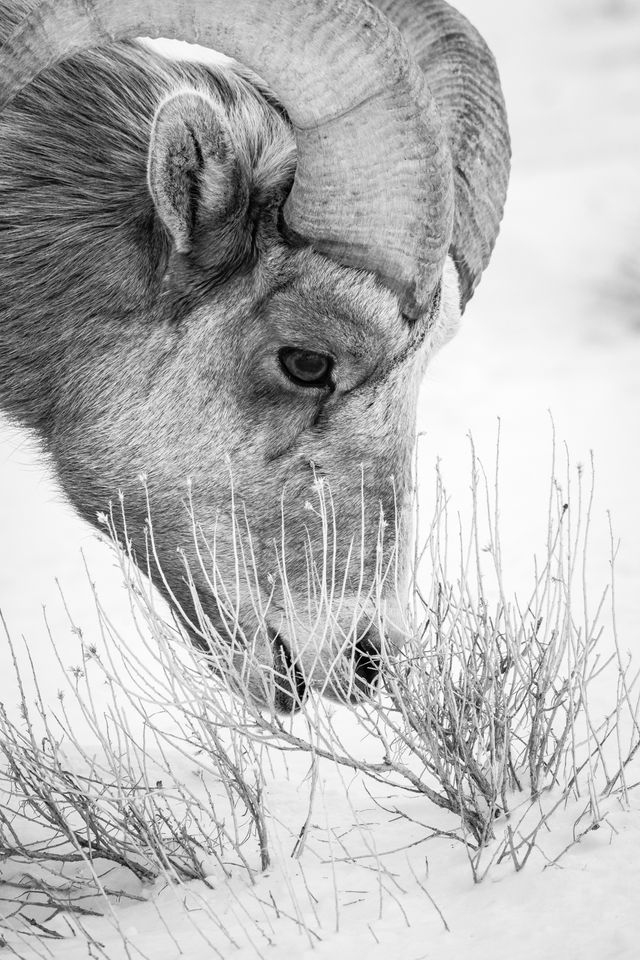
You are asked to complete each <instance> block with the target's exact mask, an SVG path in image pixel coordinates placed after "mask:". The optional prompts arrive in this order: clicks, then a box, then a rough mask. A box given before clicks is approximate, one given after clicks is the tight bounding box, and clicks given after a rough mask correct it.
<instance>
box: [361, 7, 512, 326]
mask: <svg viewBox="0 0 640 960" xmlns="http://www.w3.org/2000/svg"><path fill="white" fill-rule="evenodd" d="M374 2H375V3H376V5H377V6H378V7H379V8H380V9H381V10H382V11H383V13H384V14H385V16H387V17H389V19H390V20H391V21H392V22H393V23H395V24H396V26H397V27H398V29H399V30H400V31H401V33H402V35H403V36H404V38H405V40H406V42H407V45H408V47H409V49H410V51H411V53H412V54H413V56H414V58H415V60H416V62H417V63H418V64H419V65H420V67H421V69H422V70H423V72H424V75H425V79H426V83H427V86H428V88H429V90H430V91H431V93H432V95H433V97H434V99H435V101H436V102H437V104H438V108H439V111H440V116H441V118H442V123H443V126H444V131H445V135H446V138H447V140H448V142H449V146H450V149H451V157H452V163H453V179H454V189H455V216H454V225H453V236H452V240H451V249H450V253H451V256H452V258H453V260H454V262H455V263H456V266H457V268H458V274H459V278H460V288H461V298H462V308H463V309H464V307H465V306H466V304H467V302H468V301H469V299H470V298H471V296H472V295H473V292H474V290H475V288H476V286H477V284H478V281H479V279H480V276H481V274H482V272H483V270H484V269H485V267H486V266H487V264H488V262H489V259H490V257H491V253H492V251H493V248H494V245H495V242H496V239H497V236H498V232H499V228H500V222H501V220H502V214H503V210H504V204H505V199H506V193H507V185H508V181H509V172H510V161H511V144H510V139H509V128H508V123H507V115H506V107H505V103H504V97H503V94H502V88H501V85H500V78H499V75H498V70H497V67H496V63H495V59H494V57H493V54H492V53H491V51H490V50H489V48H488V46H487V44H486V43H485V41H484V40H483V38H482V37H481V36H480V34H479V33H478V31H477V30H476V29H475V28H474V27H473V26H472V25H471V24H470V23H469V21H468V20H467V19H466V18H465V17H464V16H463V15H462V14H461V13H459V12H458V11H457V10H455V9H454V8H453V7H451V6H450V5H449V4H448V3H446V2H445V0H374Z"/></svg>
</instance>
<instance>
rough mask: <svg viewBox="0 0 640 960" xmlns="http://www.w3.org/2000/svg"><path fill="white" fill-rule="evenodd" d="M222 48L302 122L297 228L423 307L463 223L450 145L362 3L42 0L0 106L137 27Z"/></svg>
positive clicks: (1, 58) (2, 65)
mask: <svg viewBox="0 0 640 960" xmlns="http://www.w3.org/2000/svg"><path fill="white" fill-rule="evenodd" d="M140 35H145V36H152V37H168V38H173V39H181V40H187V41H191V42H196V43H200V44H203V45H205V46H209V47H213V48H214V49H217V50H219V51H220V52H222V53H225V54H228V55H229V56H231V57H234V58H235V59H236V60H239V61H240V62H241V63H244V64H246V65H247V66H248V67H250V68H251V69H252V70H254V71H255V72H256V73H257V74H258V75H259V76H261V77H262V78H263V79H264V80H265V82H266V83H267V84H268V85H269V86H270V87H271V88H272V89H273V91H274V93H275V94H276V96H277V97H278V98H279V99H280V101H281V102H282V104H283V106H284V107H285V109H286V110H287V113H288V115H289V117H290V119H291V122H292V124H293V128H294V133H295V138H296V143H297V150H298V165H297V171H296V176H295V180H294V185H293V189H292V191H291V194H290V196H289V198H288V200H287V203H286V205H285V209H284V218H285V221H286V223H287V226H288V228H289V229H290V231H291V233H292V234H294V235H297V236H300V237H303V238H304V239H305V240H307V241H308V242H309V243H310V244H311V245H312V246H313V247H315V248H316V249H318V250H319V251H320V252H323V253H325V254H327V255H328V256H331V257H333V258H334V259H336V260H338V261H339V262H341V263H343V264H345V265H348V266H352V267H357V268H362V269H366V270H370V271H373V272H375V273H377V274H378V276H379V277H380V278H381V279H382V281H383V282H384V283H386V284H387V285H388V286H389V287H390V288H392V289H393V290H395V291H396V292H397V293H398V295H399V297H400V301H401V308H402V309H403V311H404V312H405V313H406V314H407V315H408V316H409V317H411V318H417V317H418V316H419V315H421V314H422V313H423V312H424V310H425V309H426V308H428V305H429V302H430V299H431V297H432V295H433V292H434V290H435V287H436V285H437V282H438V279H439V276H440V273H441V270H442V265H443V262H444V258H445V256H446V254H447V251H448V249H449V247H450V242H451V233H452V229H453V173H452V165H451V157H450V151H449V146H448V143H447V140H446V137H445V136H444V132H443V128H442V122H441V118H440V116H439V112H438V108H437V106H436V104H435V102H434V100H433V97H432V95H431V93H430V91H429V89H428V87H427V85H426V84H425V78H424V74H423V72H422V71H421V70H420V69H419V67H418V66H417V64H416V63H415V62H414V61H413V58H412V55H411V54H410V52H409V50H408V48H407V45H406V43H405V41H404V40H403V38H402V35H401V33H400V31H399V30H398V28H397V27H396V26H395V25H394V24H393V23H392V22H391V21H390V20H389V19H388V18H387V16H385V14H384V12H383V11H381V10H380V9H379V7H377V6H373V5H371V4H370V3H368V2H366V0H296V2H292V0H269V2H265V0H234V2H233V3H230V2H229V0H40V3H38V5H37V6H36V7H35V9H34V10H33V11H32V12H31V13H30V14H29V15H28V16H26V18H25V19H24V21H23V22H22V23H21V24H20V25H19V26H18V27H17V29H16V30H15V31H14V32H13V33H12V35H11V36H10V37H9V38H8V39H7V40H6V42H5V44H4V46H3V47H2V48H0V78H1V79H0V106H2V105H3V104H6V103H7V102H8V101H9V100H10V99H11V98H12V97H13V96H14V95H15V94H16V93H17V91H18V90H19V89H20V88H21V87H22V86H24V85H25V84H26V83H28V82H29V81H30V80H31V79H32V78H33V77H34V76H35V75H36V74H38V73H40V72H41V71H42V70H43V69H46V67H48V66H51V65H53V64H54V63H56V62H57V61H59V60H60V59H63V58H66V57H68V56H70V55H72V54H73V53H74V52H78V51H80V50H82V49H85V48H87V47H92V46H99V45H103V44H105V43H109V42H112V41H115V40H122V39H125V38H130V37H135V36H140Z"/></svg>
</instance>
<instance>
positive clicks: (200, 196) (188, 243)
mask: <svg viewBox="0 0 640 960" xmlns="http://www.w3.org/2000/svg"><path fill="white" fill-rule="evenodd" d="M148 181H149V190H150V191H151V196H152V198H153V202H154V204H155V207H156V210H157V212H158V216H159V217H160V219H161V221H162V223H163V224H164V226H165V227H166V229H167V230H168V232H169V233H170V235H171V237H172V239H173V243H174V245H175V249H176V250H177V251H178V253H183V254H187V253H190V252H191V251H192V250H194V249H195V248H196V247H197V245H198V241H199V240H202V239H204V238H205V237H206V238H207V239H208V240H210V239H211V234H212V232H213V233H218V234H220V235H221V236H220V238H219V239H220V241H221V242H223V241H224V234H228V235H233V234H234V233H237V231H238V229H241V228H242V226H243V223H244V219H245V215H246V210H247V207H248V187H247V183H246V180H245V179H244V178H243V175H242V169H241V164H240V161H239V158H238V154H237V151H236V149H235V146H234V142H233V138H232V135H231V131H230V129H229V126H228V123H227V120H226V117H225V115H224V113H223V111H222V109H221V108H220V107H219V106H218V105H217V104H216V103H214V101H213V100H212V99H210V98H209V97H207V96H206V95H204V94H201V93H199V92H198V91H196V90H189V91H185V92H182V93H176V94H174V95H173V96H171V97H169V98H168V99H167V100H165V101H164V102H163V103H162V104H161V105H160V107H159V108H158V111H157V112H156V115H155V118H154V122H153V128H152V131H151V141H150V144H149V163H148ZM216 246H219V244H216Z"/></svg>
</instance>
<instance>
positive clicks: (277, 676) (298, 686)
mask: <svg viewBox="0 0 640 960" xmlns="http://www.w3.org/2000/svg"><path fill="white" fill-rule="evenodd" d="M270 639H271V645H272V647H273V664H274V680H275V688H276V689H275V695H274V706H275V708H276V710H277V711H278V713H296V712H297V711H298V710H299V709H300V708H301V706H302V704H303V703H304V700H305V698H306V695H307V683H306V681H305V678H304V676H303V673H302V670H301V669H300V667H298V665H297V664H296V663H295V661H294V659H293V657H292V656H291V651H290V650H289V647H288V646H287V644H286V643H285V642H284V640H283V639H282V637H281V636H280V634H279V633H275V632H271V631H270Z"/></svg>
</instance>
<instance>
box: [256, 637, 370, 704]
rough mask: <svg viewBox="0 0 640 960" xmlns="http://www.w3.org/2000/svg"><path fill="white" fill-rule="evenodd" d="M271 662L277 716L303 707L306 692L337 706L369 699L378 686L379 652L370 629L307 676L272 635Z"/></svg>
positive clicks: (280, 640) (283, 643)
mask: <svg viewBox="0 0 640 960" xmlns="http://www.w3.org/2000/svg"><path fill="white" fill-rule="evenodd" d="M271 645H272V651H273V662H274V687H273V689H274V707H275V709H276V710H277V711H278V712H279V713H295V712H296V711H298V710H299V709H300V708H301V707H302V705H303V704H304V702H305V700H306V698H307V695H308V692H309V689H310V688H314V689H315V690H317V691H318V693H320V694H321V695H322V696H325V697H327V698H328V699H330V700H333V701H335V702H338V703H358V702H359V701H361V700H362V699H363V698H367V697H370V696H372V695H373V694H374V693H375V691H376V689H377V687H378V684H379V681H380V673H381V650H380V641H379V638H378V633H377V630H376V629H375V628H374V627H369V629H368V630H367V631H366V632H365V633H363V634H362V635H361V636H358V637H357V638H356V639H355V640H354V641H353V642H352V643H349V644H348V645H347V647H346V649H345V650H344V651H343V652H341V653H340V654H339V655H338V656H337V657H334V659H333V661H332V663H331V664H330V666H327V667H326V669H324V670H319V669H318V667H317V664H316V669H315V670H314V671H313V672H312V673H311V674H310V675H307V674H306V673H305V670H304V666H303V665H302V663H301V662H299V661H297V660H296V659H295V657H294V655H293V654H292V651H291V646H290V645H289V643H288V642H287V641H286V640H285V639H284V637H283V636H282V635H281V634H280V633H272V635H271Z"/></svg>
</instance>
